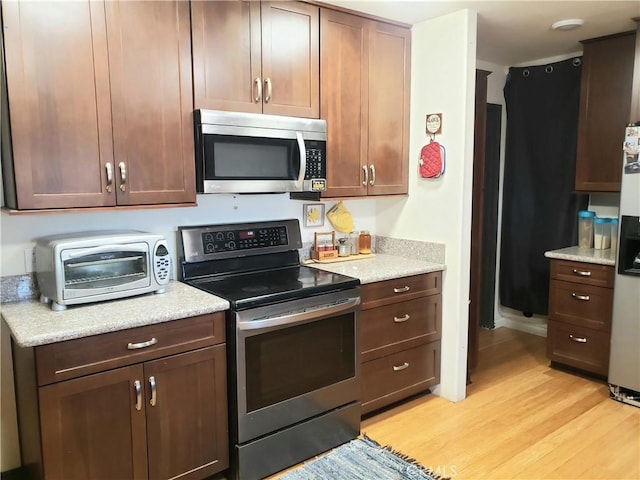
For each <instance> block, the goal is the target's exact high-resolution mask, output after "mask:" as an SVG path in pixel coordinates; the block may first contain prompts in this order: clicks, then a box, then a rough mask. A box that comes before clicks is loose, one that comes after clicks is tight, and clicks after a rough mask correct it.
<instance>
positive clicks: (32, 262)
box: [24, 248, 36, 273]
mask: <svg viewBox="0 0 640 480" xmlns="http://www.w3.org/2000/svg"><path fill="white" fill-rule="evenodd" d="M35 269H36V250H35V248H25V249H24V270H25V272H26V273H31V272H33V271H34V270H35Z"/></svg>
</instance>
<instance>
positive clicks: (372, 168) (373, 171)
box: [369, 165, 376, 186]
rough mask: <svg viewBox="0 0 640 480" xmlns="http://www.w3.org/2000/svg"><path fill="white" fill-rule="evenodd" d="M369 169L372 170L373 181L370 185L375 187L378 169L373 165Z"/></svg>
mask: <svg viewBox="0 0 640 480" xmlns="http://www.w3.org/2000/svg"><path fill="white" fill-rule="evenodd" d="M369 169H370V170H371V181H370V182H369V185H371V186H374V185H375V184H376V167H375V166H373V165H371V166H369Z"/></svg>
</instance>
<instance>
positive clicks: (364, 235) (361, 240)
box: [358, 230, 371, 255]
mask: <svg viewBox="0 0 640 480" xmlns="http://www.w3.org/2000/svg"><path fill="white" fill-rule="evenodd" d="M358 253H360V254H365V255H366V254H369V253H371V235H370V234H369V232H367V231H366V230H362V231H361V232H360V236H359V237H358Z"/></svg>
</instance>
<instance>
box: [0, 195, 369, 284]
mask: <svg viewBox="0 0 640 480" xmlns="http://www.w3.org/2000/svg"><path fill="white" fill-rule="evenodd" d="M197 201H198V206H197V207H180V208H158V209H153V208H152V209H144V210H116V211H108V210H107V211H100V212H87V213H84V212H81V213H45V214H14V215H10V214H9V213H7V212H6V211H2V213H1V214H0V215H1V217H0V222H1V228H2V232H1V234H0V238H1V252H0V259H1V263H0V274H1V275H2V276H7V275H21V274H24V273H25V262H24V249H25V248H30V247H32V246H33V242H34V239H35V238H37V237H39V236H43V235H50V234H55V233H67V232H78V231H85V230H104V229H121V228H122V229H135V230H143V231H149V232H154V233H159V234H162V235H164V236H165V237H166V238H167V240H168V242H169V250H170V252H171V254H172V258H174V260H176V249H175V242H176V232H177V226H179V225H202V224H213V223H230V222H249V221H256V220H277V219H284V218H297V219H299V220H300V225H301V227H302V225H303V223H302V205H303V204H305V203H312V202H303V201H299V200H289V195H288V194H271V195H224V194H217V195H198V198H197ZM334 203H335V202H326V203H325V208H326V210H328V209H329V208H331V206H332V205H333V204H334ZM344 205H345V206H346V207H347V208H348V209H349V211H350V212H351V213H352V215H353V217H354V223H355V228H357V229H363V230H371V232H372V233H375V232H376V220H375V200H369V199H362V200H354V201H345V202H344ZM331 230H332V228H331V225H330V224H329V223H328V221H326V220H325V225H324V226H323V227H316V228H304V227H302V237H303V241H305V242H306V241H312V240H313V232H316V231H331ZM174 263H175V262H174ZM176 272H177V269H176V265H174V274H175V273H176ZM174 278H175V275H174Z"/></svg>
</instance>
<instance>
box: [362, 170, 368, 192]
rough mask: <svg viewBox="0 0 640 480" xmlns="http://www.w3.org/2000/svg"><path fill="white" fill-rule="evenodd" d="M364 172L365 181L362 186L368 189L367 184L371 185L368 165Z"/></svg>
mask: <svg viewBox="0 0 640 480" xmlns="http://www.w3.org/2000/svg"><path fill="white" fill-rule="evenodd" d="M362 170H363V171H364V180H363V181H362V185H364V186H365V187H366V186H367V183H369V170H368V169H367V166H366V165H364V166H363V167H362Z"/></svg>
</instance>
